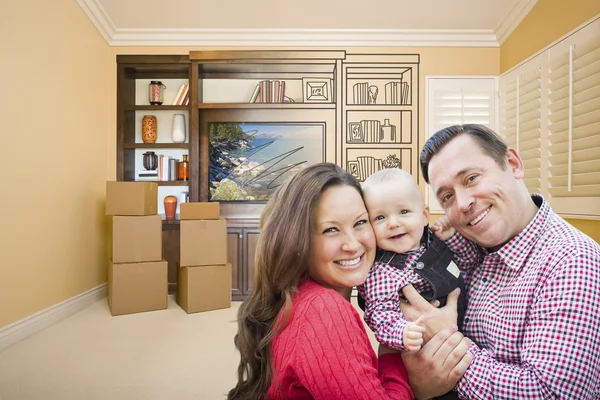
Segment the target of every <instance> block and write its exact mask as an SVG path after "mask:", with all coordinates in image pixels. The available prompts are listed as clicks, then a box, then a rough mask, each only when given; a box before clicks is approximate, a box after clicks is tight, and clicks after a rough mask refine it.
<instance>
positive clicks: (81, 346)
mask: <svg viewBox="0 0 600 400" xmlns="http://www.w3.org/2000/svg"><path fill="white" fill-rule="evenodd" d="M353 303H355V299H353ZM239 305H240V303H239V302H234V303H233V304H232V307H231V308H230V309H226V310H217V311H209V312H204V313H197V314H189V315H188V314H186V313H185V312H184V311H183V310H181V308H179V306H178V305H177V304H176V303H175V301H174V299H173V297H172V296H170V297H169V308H168V309H167V310H162V311H153V312H146V313H140V314H130V315H122V316H118V317H113V316H111V315H110V311H109V309H108V305H107V303H106V299H103V300H101V301H98V302H97V303H95V304H93V305H91V306H90V307H88V308H86V309H85V310H83V311H80V312H79V313H77V314H75V315H72V316H71V317H69V318H67V319H65V320H63V321H61V322H59V323H57V324H55V325H53V326H51V327H49V328H47V329H45V330H44V331H42V332H40V333H38V334H36V335H34V336H32V337H30V338H28V339H26V340H24V341H22V342H20V343H17V344H16V345H14V346H12V347H10V348H8V349H6V350H4V351H3V352H1V353H0V400H38V399H39V400H42V399H43V400H112V399H115V400H116V399H126V400H138V399H139V400H142V399H143V400H154V399H156V400H159V399H160V400H171V399H173V400H188V399H190V400H191V399H195V400H202V399H207V400H208V399H209V400H213V399H224V398H225V394H226V393H227V391H228V390H229V389H230V388H231V387H233V385H234V384H235V381H236V368H237V363H238V361H239V356H238V354H237V353H236V351H235V347H234V345H233V337H234V335H235V332H236V330H237V325H236V323H235V322H234V321H235V318H236V313H237V310H238V307H239ZM369 333H370V332H369ZM371 338H372V337H371ZM372 341H373V339H372Z"/></svg>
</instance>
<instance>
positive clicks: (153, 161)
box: [142, 151, 158, 171]
mask: <svg viewBox="0 0 600 400" xmlns="http://www.w3.org/2000/svg"><path fill="white" fill-rule="evenodd" d="M142 164H143V165H144V168H146V169H147V170H148V171H153V170H155V169H156V168H157V167H158V156H157V155H156V154H154V152H153V151H147V152H145V153H144V156H143V157H142Z"/></svg>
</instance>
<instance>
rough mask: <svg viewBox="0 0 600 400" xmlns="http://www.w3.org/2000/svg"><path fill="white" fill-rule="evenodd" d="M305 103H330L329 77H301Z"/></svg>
mask: <svg viewBox="0 0 600 400" xmlns="http://www.w3.org/2000/svg"><path fill="white" fill-rule="evenodd" d="M302 93H303V101H304V102H305V103H331V79H327V78H302Z"/></svg>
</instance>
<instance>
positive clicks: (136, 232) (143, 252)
mask: <svg viewBox="0 0 600 400" xmlns="http://www.w3.org/2000/svg"><path fill="white" fill-rule="evenodd" d="M106 218H107V228H108V229H107V233H108V241H107V246H106V247H107V249H108V258H109V259H110V260H112V261H113V262H114V263H129V262H143V261H161V260H162V218H161V217H160V215H158V214H156V215H140V216H121V215H115V216H107V217H106Z"/></svg>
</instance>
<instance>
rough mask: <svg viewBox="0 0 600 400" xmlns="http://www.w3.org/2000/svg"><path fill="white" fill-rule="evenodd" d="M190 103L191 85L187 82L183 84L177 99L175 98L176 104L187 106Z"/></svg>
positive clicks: (174, 102) (174, 103)
mask: <svg viewBox="0 0 600 400" xmlns="http://www.w3.org/2000/svg"><path fill="white" fill-rule="evenodd" d="M188 104H190V86H189V85H187V84H183V85H181V87H180V88H179V91H178V92H177V95H176V96H175V100H173V105H174V106H187V105H188Z"/></svg>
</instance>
